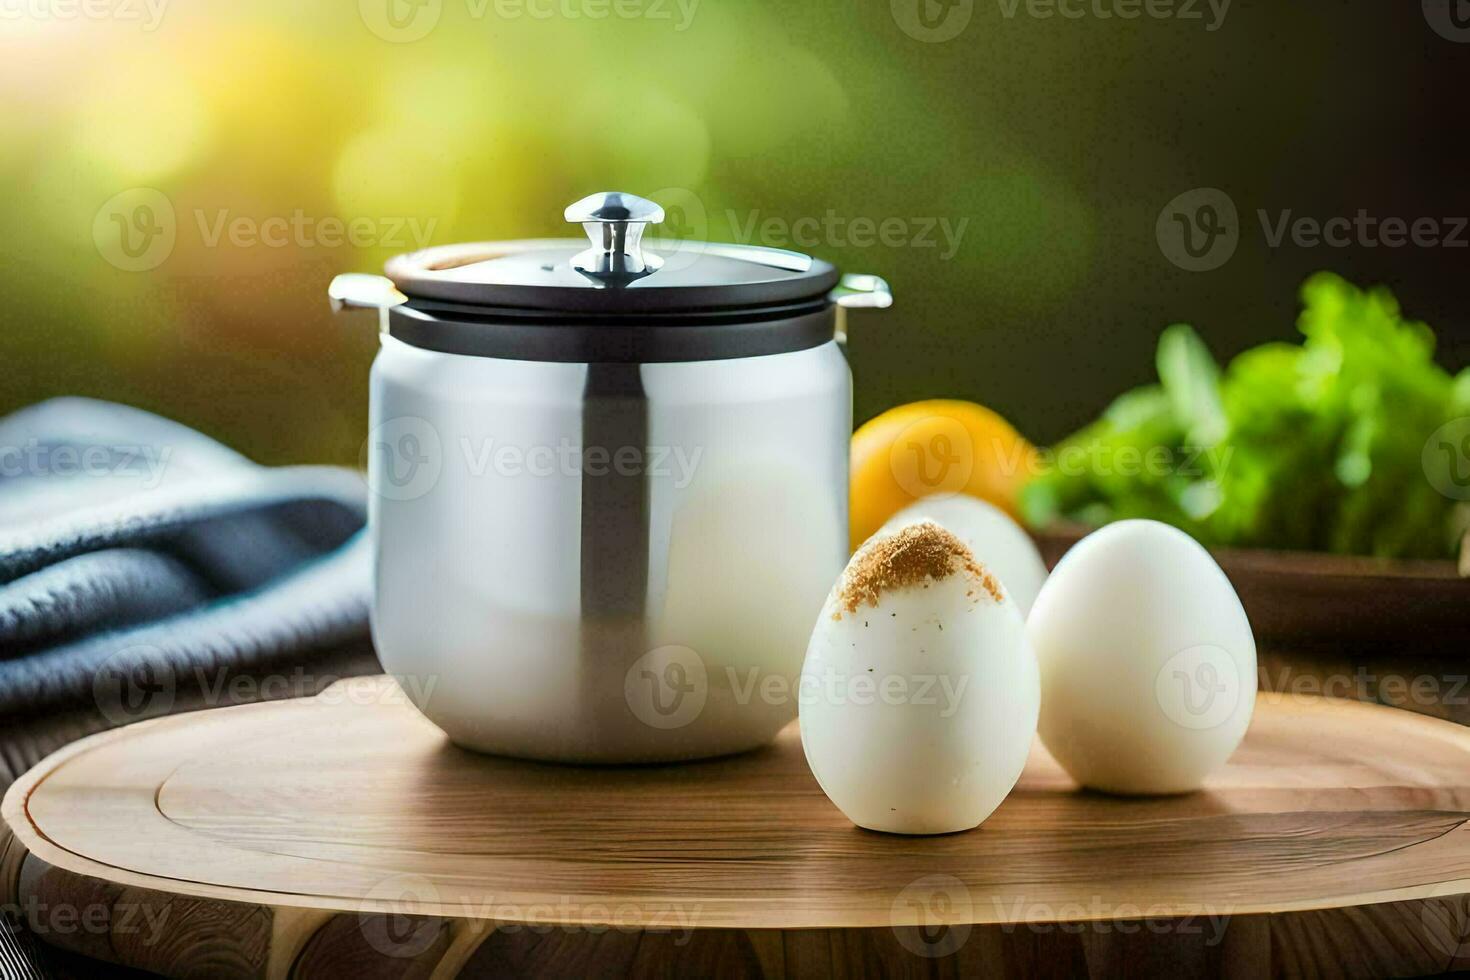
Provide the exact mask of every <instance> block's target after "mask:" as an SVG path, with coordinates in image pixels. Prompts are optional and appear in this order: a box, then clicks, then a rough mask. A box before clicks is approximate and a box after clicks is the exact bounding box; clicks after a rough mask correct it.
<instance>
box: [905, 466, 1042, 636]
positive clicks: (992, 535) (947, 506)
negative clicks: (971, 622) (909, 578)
mask: <svg viewBox="0 0 1470 980" xmlns="http://www.w3.org/2000/svg"><path fill="white" fill-rule="evenodd" d="M925 518H927V519H928V520H931V521H934V522H935V523H936V524H941V525H943V526H944V527H946V528H948V529H949V530H951V531H953V532H954V533H955V536H956V537H958V538H959V539H960V540H961V541H963V542H964V543H965V544H967V545H969V546H970V550H971V551H973V552H974V553H975V557H976V558H979V559H980V560H981V561H982V562H984V563H985V567H986V568H988V569H990V570H991V571H992V572H994V573H995V574H996V576H997V577H998V578H999V579H1000V581H1001V584H1003V585H1004V586H1005V587H1006V591H1007V592H1009V593H1010V594H1011V598H1012V599H1014V600H1016V605H1018V606H1020V607H1021V615H1022V616H1029V615H1030V614H1031V606H1032V604H1033V603H1035V602H1036V594H1037V593H1038V592H1040V591H1041V585H1042V583H1043V582H1045V581H1046V562H1044V561H1042V560H1041V552H1039V551H1037V550H1036V542H1034V541H1032V540H1031V535H1029V534H1027V533H1026V532H1025V531H1024V530H1023V529H1022V528H1021V525H1019V524H1017V523H1016V522H1015V521H1013V520H1011V516H1010V515H1009V514H1007V513H1006V512H1005V511H1003V510H1001V509H1000V508H999V507H996V506H995V505H994V504H991V503H987V502H986V501H984V500H980V499H978V498H975V497H971V496H969V495H968V494H963V493H957V494H952V495H949V496H943V497H925V498H923V499H922V500H918V501H916V502H914V503H912V504H909V505H908V506H907V507H905V508H904V509H903V510H901V511H899V512H898V513H897V514H895V515H894V516H893V518H892V519H891V520H889V522H888V523H887V524H885V525H883V530H884V531H891V530H893V529H894V528H897V527H902V526H903V525H905V524H910V523H913V522H914V521H916V520H922V519H925Z"/></svg>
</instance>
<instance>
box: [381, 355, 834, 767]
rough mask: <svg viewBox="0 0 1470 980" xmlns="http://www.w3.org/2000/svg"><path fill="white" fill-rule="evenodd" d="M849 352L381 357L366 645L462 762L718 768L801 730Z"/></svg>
mask: <svg viewBox="0 0 1470 980" xmlns="http://www.w3.org/2000/svg"><path fill="white" fill-rule="evenodd" d="M851 398H852V382H851V374H850V372H849V370H848V367H847V362H846V359H845V358H844V357H843V355H842V353H841V351H840V350H839V348H838V346H837V345H836V343H833V342H828V343H825V344H821V345H820V346H816V347H810V348H807V349H803V350H797V351H791V352H787V353H779V354H770V355H764V356H755V357H739V358H729V359H723V360H710V361H683V362H672V363H645V364H626V363H624V364H602V363H599V364H583V363H557V362H538V361H520V360H508V359H501V358H496V357H480V356H469V355H464V354H452V353H443V352H439V351H433V350H427V349H423V348H420V347H415V346H410V345H409V344H406V343H404V342H402V341H400V340H397V339H395V338H394V337H392V336H388V335H386V334H385V335H384V336H383V337H382V347H381V349H380V351H379V354H378V356H377V359H376V360H375V362H374V364H373V371H372V404H371V427H372V428H371V433H370V436H369V440H368V473H369V482H370V484H371V485H372V488H373V491H374V492H373V494H372V495H371V502H370V510H369V525H370V530H371V534H372V537H373V544H374V556H375V559H374V564H375V567H374V585H375V598H374V606H373V614H372V629H373V639H374V642H375V643H376V645H377V649H378V652H379V656H380V657H381V659H382V661H383V664H384V666H385V667H386V668H387V670H388V671H389V672H390V673H393V674H395V675H397V676H398V677H399V680H400V683H401V685H402V687H403V689H404V691H405V693H406V694H407V695H408V696H409V697H410V698H411V699H412V700H413V701H414V703H415V704H416V705H417V706H418V708H419V709H420V710H421V711H422V712H423V713H424V714H425V715H426V716H427V717H428V718H429V719H430V720H431V721H433V722H434V723H435V724H437V725H438V726H439V727H440V728H442V729H443V730H444V731H445V732H446V733H447V734H448V735H449V737H450V738H451V739H453V740H454V741H455V742H456V743H458V744H459V745H462V746H465V747H467V748H471V749H476V750H480V751H486V752H494V753H498V754H505V755H513V756H520V757H527V758H536V759H548V760H559V761H579V762H642V761H668V760H680V759H692V758H701V757H706V756H714V755H723V754H727V753H731V752H738V751H742V750H745V749H749V748H753V747H755V746H757V745H760V744H763V743H764V742H767V741H769V740H770V739H771V738H772V737H774V735H775V734H776V732H777V731H779V730H780V729H781V727H782V726H784V725H785V724H786V723H787V722H788V721H790V720H791V719H792V718H794V717H795V716H796V712H797V681H798V678H799V676H800V672H801V665H802V658H803V656H804V653H805V649H806V644H807V640H808V638H809V636H810V633H811V629H812V625H813V623H814V622H815V620H816V616H817V614H818V612H819V611H820V609H821V607H822V603H823V602H824V600H825V598H826V595H827V591H828V590H829V588H830V587H831V584H832V582H833V580H834V579H835V578H836V576H837V575H838V574H839V573H840V572H841V570H842V567H843V565H844V563H845V562H846V559H847V544H846V541H847V486H848V467H847V448H848V437H849V434H850V433H851V431H852V407H851Z"/></svg>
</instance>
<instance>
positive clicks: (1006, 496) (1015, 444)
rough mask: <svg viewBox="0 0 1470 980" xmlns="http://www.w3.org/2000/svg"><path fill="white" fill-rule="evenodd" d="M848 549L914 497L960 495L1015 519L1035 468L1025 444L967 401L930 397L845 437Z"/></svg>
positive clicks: (894, 410)
mask: <svg viewBox="0 0 1470 980" xmlns="http://www.w3.org/2000/svg"><path fill="white" fill-rule="evenodd" d="M851 471H852V502H851V509H850V522H851V536H852V542H851V543H852V547H853V548H854V549H856V548H857V547H858V545H860V544H862V543H863V542H864V541H866V540H867V539H868V538H869V537H870V536H871V535H872V534H873V533H874V532H875V531H877V530H878V529H879V528H880V527H882V526H883V524H884V522H886V521H887V520H888V519H889V518H890V517H892V516H893V515H894V514H896V513H898V512H899V511H900V510H902V509H903V508H905V507H907V506H908V505H909V504H911V503H913V502H914V501H915V500H918V499H919V498H921V497H930V496H934V495H951V494H956V493H967V494H970V495H971V496H974V497H979V498H980V499H981V500H984V501H988V502H989V503H992V504H994V505H995V506H997V507H999V508H1000V509H1001V510H1003V511H1005V512H1006V513H1007V514H1010V515H1011V516H1012V517H1017V516H1018V514H1017V510H1016V494H1017V492H1018V491H1019V490H1020V488H1021V486H1022V484H1024V483H1025V482H1026V481H1027V480H1028V479H1029V478H1030V477H1031V475H1032V474H1033V473H1034V472H1035V471H1036V458H1035V451H1034V449H1033V447H1032V445H1031V443H1029V442H1027V441H1026V439H1025V438H1024V437H1023V436H1021V434H1020V433H1018V432H1017V431H1016V430H1015V429H1014V428H1012V427H1011V424H1010V423H1009V422H1007V421H1006V420H1005V419H1003V418H1001V417H1000V416H999V415H997V414H996V413H994V412H992V411H991V410H990V409H988V408H985V407H984V406H982V405H976V404H975V403H974V402H965V401H953V400H948V399H935V400H931V401H922V402H913V403H912V404H909V405H900V406H899V407H897V408H892V409H889V410H888V411H886V412H884V413H883V414H882V415H879V416H878V417H877V418H874V419H872V420H871V421H869V422H867V423H866V424H864V425H863V426H862V427H861V428H860V429H858V430H857V432H855V433H853V436H852V456H851Z"/></svg>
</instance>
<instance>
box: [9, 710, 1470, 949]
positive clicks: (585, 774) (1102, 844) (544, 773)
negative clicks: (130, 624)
mask: <svg viewBox="0 0 1470 980" xmlns="http://www.w3.org/2000/svg"><path fill="white" fill-rule="evenodd" d="M372 683H374V684H378V685H382V684H384V683H385V682H383V681H374V682H372ZM368 694H369V695H371V696H370V697H368V698H366V699H361V698H352V699H343V698H339V699H335V700H325V701H324V700H321V699H319V700H318V701H317V702H310V701H308V702H296V703H278V704H270V705H257V706H250V707H247V708H238V709H230V710H229V711H224V712H216V713H213V715H212V716H199V715H195V716H184V717H181V718H174V719H166V720H161V721H159V722H155V723H150V724H148V725H142V726H135V727H134V728H133V729H129V730H126V731H125V732H122V733H113V734H110V735H108V736H105V737H100V738H98V739H94V740H92V741H90V743H88V744H86V745H83V746H81V747H78V748H76V749H75V750H73V751H70V752H66V753H63V754H62V756H61V757H59V758H53V760H51V762H50V764H49V765H48V767H47V769H46V772H47V773H48V775H45V778H44V779H41V778H40V777H39V776H38V777H37V778H36V779H35V780H34V781H33V782H32V784H31V786H32V787H33V788H34V790H35V791H34V793H31V795H30V797H29V800H28V801H25V800H24V798H23V797H22V798H21V800H22V802H23V805H22V804H21V803H18V802H17V796H16V794H15V793H14V792H12V794H10V795H7V798H6V815H7V819H13V818H14V817H15V816H19V817H20V819H21V821H22V823H21V827H20V829H21V832H22V833H23V835H24V836H25V837H26V843H27V844H28V846H32V847H33V848H41V849H45V848H48V847H49V848H51V852H49V853H48V857H47V859H48V860H53V858H55V863H58V864H60V865H62V866H66V867H71V868H73V869H74V870H77V871H79V872H80V873H92V874H99V875H102V876H104V877H112V878H116V879H120V880H124V881H133V882H134V883H151V884H152V886H153V887H165V888H169V889H172V890H174V891H177V892H181V893H186V894H195V895H200V896H204V897H215V898H223V897H234V898H237V899H239V900H245V901H260V902H263V903H265V904H270V905H275V906H315V907H320V908H359V907H366V908H382V907H385V906H384V903H383V901H382V899H381V898H374V896H373V892H374V889H381V888H382V887H383V885H384V883H385V881H389V882H390V883H391V879H392V878H393V877H394V876H395V875H403V874H407V875H413V876H418V877H421V878H425V879H427V880H428V881H429V883H430V885H431V887H432V888H433V889H434V890H435V894H437V895H438V897H439V899H440V901H439V902H438V903H437V904H428V905H426V906H425V910H426V911H433V912H438V913H443V914H446V915H466V916H476V915H480V916H486V915H488V916H489V917H492V918H501V919H514V918H524V919H526V920H527V921H558V922H572V923H575V922H578V921H582V919H583V918H585V915H584V913H582V912H579V911H578V909H579V908H583V909H585V908H586V907H588V906H591V905H595V904H599V903H600V904H601V905H603V906H606V905H607V904H608V903H627V904H628V905H629V906H630V907H632V908H635V909H636V910H637V911H638V913H639V915H641V916H642V917H643V921H645V922H647V921H653V920H655V919H656V918H667V917H668V916H669V915H671V914H674V913H678V912H685V913H688V912H690V911H697V913H698V917H699V925H700V927H701V928H761V927H766V928H802V927H808V928H817V927H828V926H830V927H862V926H884V927H886V926H888V925H889V924H891V923H893V922H895V921H901V920H902V917H903V916H904V915H905V914H908V913H905V912H903V911H902V910H899V911H897V912H895V909H894V898H895V895H896V894H897V893H898V892H899V890H901V889H902V887H903V886H904V885H905V884H906V883H907V882H909V881H912V880H914V879H916V878H920V877H923V876H925V875H928V874H933V873H936V872H940V871H943V872H946V873H954V874H956V875H957V876H958V877H959V878H960V880H961V881H962V882H963V884H964V887H966V888H967V889H970V890H971V892H972V893H973V895H974V896H975V899H976V901H975V903H974V905H975V908H974V909H973V919H974V921H976V922H992V921H993V922H1003V921H1009V920H1011V919H1014V918H1017V917H1018V916H1019V917H1021V918H1026V919H1036V920H1040V919H1045V918H1046V917H1047V911H1046V910H1048V909H1051V910H1055V909H1058V908H1063V907H1068V906H1069V905H1070V904H1075V903H1078V901H1079V900H1080V899H1091V900H1093V901H1092V904H1094V905H1096V906H1099V907H1101V908H1102V909H1104V910H1106V909H1108V908H1112V907H1117V906H1119V905H1123V904H1127V905H1129V906H1136V907H1138V908H1141V909H1151V908H1152V909H1154V910H1155V911H1156V912H1157V913H1158V914H1164V913H1167V912H1169V911H1174V912H1181V913H1184V912H1189V911H1191V910H1194V909H1198V908H1200V907H1201V906H1210V905H1213V906H1215V907H1218V908H1221V909H1226V908H1228V909H1229V911H1231V912H1234V913H1235V914H1237V915H1241V914H1247V913H1250V912H1252V911H1279V910H1284V909H1290V908H1312V907H1332V906H1334V905H1338V904H1352V903H1354V902H1366V901H1372V900H1380V901H1381V900H1387V899H1389V898H1393V897H1403V896H1412V895H1413V894H1415V893H1422V892H1424V890H1425V889H1427V888H1430V887H1433V886H1434V885H1435V884H1436V883H1437V882H1442V881H1455V882H1460V881H1463V879H1466V878H1470V845H1467V843H1466V829H1465V827H1464V826H1463V822H1464V820H1465V814H1466V812H1467V811H1470V789H1467V788H1466V787H1465V786H1464V785H1462V784H1463V781H1464V779H1465V774H1466V773H1467V772H1470V733H1465V732H1462V731H1460V730H1458V729H1455V728H1454V727H1453V726H1449V725H1443V724H1440V723H1437V722H1433V721H1431V720H1428V719H1422V718H1418V717H1415V716H1412V715H1407V714H1400V713H1396V712H1392V711H1389V710H1387V709H1379V708H1373V707H1368V706H1360V705H1352V704H1341V703H1334V702H1323V701H1314V700H1301V699H1289V700H1287V701H1282V700H1281V699H1277V700H1276V701H1275V702H1273V701H1271V700H1269V699H1267V698H1265V697H1263V699H1262V703H1261V705H1260V706H1259V710H1258V715H1257V721H1256V724H1255V725H1254V726H1253V728H1252V733H1251V736H1250V737H1249V738H1248V740H1247V744H1246V746H1245V747H1244V748H1243V749H1242V751H1241V753H1240V754H1239V755H1238V757H1237V759H1236V760H1235V761H1234V762H1233V763H1232V765H1231V766H1230V767H1228V768H1227V769H1226V770H1225V771H1224V772H1223V773H1221V774H1220V776H1219V777H1218V778H1217V779H1215V780H1213V781H1212V783H1211V788H1210V789H1209V790H1208V791H1207V792H1204V793H1200V794H1194V795H1192V796H1187V797H1176V798H1170V799H1163V800H1120V799H1114V798H1109V797H1103V796H1097V795H1092V794H1082V793H1077V792H1074V791H1073V788H1072V787H1071V785H1070V783H1069V782H1068V781H1067V780H1066V777H1065V776H1064V774H1062V773H1061V771H1060V770H1059V769H1058V768H1057V767H1056V766H1055V763H1053V762H1052V761H1051V760H1050V759H1049V757H1047V756H1046V755H1045V753H1044V752H1040V751H1038V752H1036V753H1035V754H1034V756H1033V760H1032V765H1031V766H1030V768H1029V769H1028V772H1027V775H1026V777H1025V779H1024V780H1023V783H1022V785H1021V787H1020V788H1019V790H1018V792H1017V793H1016V794H1014V795H1013V797H1012V798H1011V799H1010V800H1008V801H1007V803H1006V804H1005V805H1004V806H1003V807H1002V808H1001V810H1000V811H998V813H997V814H996V816H995V817H994V818H992V820H991V821H990V822H988V823H987V824H986V825H985V827H984V828H982V829H981V830H979V831H977V832H973V833H970V834H962V835H955V836H952V837H944V838H926V839H904V838H894V837H887V836H883V835H876V834H869V833H866V832H863V831H858V830H856V829H854V828H852V827H851V826H850V825H849V824H847V822H846V821H845V820H844V819H843V818H842V817H841V815H840V814H839V813H837V811H836V810H835V809H834V808H832V807H831V806H830V804H829V803H827V801H826V800H825V798H823V797H822V796H821V794H820V790H818V789H817V788H816V787H815V784H814V783H813V782H812V781H811V779H810V776H809V774H808V773H807V771H806V767H805V763H804V761H803V760H802V759H801V755H800V748H799V745H798V744H797V741H796V734H795V731H794V729H792V730H788V731H787V732H786V733H784V734H783V737H782V740H781V742H780V743H779V744H778V745H777V746H776V747H774V748H772V749H768V750H765V751H762V752H758V753H753V754H750V755H747V756H743V757H737V758H734V759H729V760H721V761H717V762H711V763H701V764H695V765H691V766H684V767H648V768H642V769H618V770H605V769H604V770H595V769H579V768H570V767H557V766H544V765H535V764H529V763H519V762H513V761H509V760H498V759H487V758H484V757H479V756H474V755H471V754H468V753H463V752H461V751H460V750H457V749H454V748H453V747H452V746H449V745H448V744H447V743H446V742H445V741H444V739H443V737H442V735H440V734H439V733H438V732H437V730H436V729H433V728H432V726H429V725H428V724H427V722H424V721H423V719H422V718H420V717H419V716H418V715H417V714H416V713H414V712H413V711H412V710H411V709H409V708H408V707H407V706H406V705H403V704H401V703H388V704H384V703H382V702H384V701H389V702H391V701H392V700H393V699H391V698H388V697H386V696H384V695H385V694H386V692H385V691H384V690H383V689H381V688H379V689H377V690H376V693H374V692H373V691H372V690H369V691H368ZM361 700H368V701H374V702H375V703H371V704H366V705H364V704H362V703H359V702H360V701H361ZM306 745H310V746H311V750H310V751H309V752H308V751H304V750H303V746H306ZM155 802H156V805H155ZM32 822H33V823H32ZM38 827H39V828H41V829H43V830H44V832H45V834H44V836H42V835H41V834H40V833H38V832H37V828H38ZM528 827H534V828H535V833H534V835H528V834H527V828H528ZM528 839H529V840H530V841H531V842H533V843H534V844H535V851H534V852H533V853H527V850H526V844H527V842H528ZM344 841H345V843H344ZM614 844H615V845H616V848H614V847H613V845H614ZM118 869H123V870H118ZM165 879H174V880H173V881H167V880H165ZM1455 887H1459V885H1458V884H1457V885H1455ZM1016 896H1020V897H1022V898H1023V899H1024V901H1023V903H1022V906H1021V909H1020V912H1019V913H1018V912H1017V911H1015V908H1016V906H1015V903H1014V901H1013V900H1014V898H1015V897H1016ZM1087 904H1088V903H1087V902H1081V907H1083V908H1086V906H1087ZM1088 914H1097V913H1088ZM895 917H897V919H896V918H895Z"/></svg>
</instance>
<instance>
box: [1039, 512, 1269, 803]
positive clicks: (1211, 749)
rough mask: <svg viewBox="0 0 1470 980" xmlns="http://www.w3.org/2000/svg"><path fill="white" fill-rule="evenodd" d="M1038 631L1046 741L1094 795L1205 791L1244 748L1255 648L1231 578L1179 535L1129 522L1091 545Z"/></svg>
mask: <svg viewBox="0 0 1470 980" xmlns="http://www.w3.org/2000/svg"><path fill="white" fill-rule="evenodd" d="M1026 632H1027V635H1028V636H1029V637H1030V639H1031V645H1032V647H1033V649H1034V650H1035V651H1036V658H1037V660H1038V661H1039V662H1040V665H1041V690H1042V699H1041V720H1040V724H1039V731H1040V734H1041V739H1042V741H1043V742H1044V743H1045V744H1046V747H1047V749H1048V750H1049V751H1050V752H1051V754H1052V755H1053V756H1054V757H1055V758H1056V760H1057V761H1058V762H1059V763H1061V764H1062V767H1063V768H1065V769H1066V770H1067V772H1069V773H1070V774H1071V775H1072V778H1074V779H1076V780H1077V781H1078V782H1079V783H1081V784H1083V785H1084V786H1089V787H1092V788H1094V789H1100V790H1104V791H1107V792H1111V793H1130V794H1134V793H1181V792H1187V791H1189V790H1194V789H1198V788H1199V787H1200V785H1201V784H1202V783H1203V782H1204V779H1205V777H1206V776H1207V775H1208V774H1209V773H1210V772H1212V771H1213V770H1215V769H1216V768H1218V767H1219V766H1222V765H1224V763H1225V760H1226V759H1228V758H1229V757H1230V754H1231V753H1232V752H1234V751H1235V748H1236V746H1238V745H1239V744H1240V740H1241V739H1242V738H1243V737H1244V736H1245V730H1246V727H1247V726H1248V725H1249V724H1250V719H1251V712H1252V710H1254V707H1255V693H1256V641H1255V637H1254V635H1253V634H1252V633H1251V626H1250V622H1249V621H1248V620H1247V619H1246V615H1245V610H1244V609H1243V608H1241V605H1240V599H1239V598H1238V597H1237V596H1236V594H1235V589H1234V588H1232V587H1231V585H1230V581H1229V580H1228V579H1227V578H1226V577H1225V573H1224V572H1222V571H1221V570H1220V566H1219V565H1216V564H1215V560H1214V559H1213V558H1211V557H1210V554H1209V552H1207V551H1205V549H1204V548H1202V547H1201V546H1200V545H1199V543H1198V542H1196V541H1195V540H1194V539H1193V538H1191V537H1190V536H1189V535H1187V534H1185V533H1184V532H1183V531H1180V530H1178V529H1177V528H1174V527H1170V526H1169V525H1167V524H1160V523H1158V522H1157V521H1142V520H1133V521H1120V522H1118V523H1116V524H1109V525H1107V526H1106V527H1103V528H1102V529H1100V530H1098V531H1094V532H1093V533H1092V534H1089V535H1088V536H1087V537H1085V538H1083V539H1082V540H1081V541H1079V542H1078V543H1077V544H1076V545H1075V546H1073V548H1072V550H1071V551H1069V552H1067V554H1066V555H1065V556H1064V557H1063V558H1062V560H1061V562H1060V563H1058V565H1057V567H1056V568H1054V569H1053V570H1052V573H1051V577H1050V578H1049V579H1047V582H1046V585H1045V586H1044V587H1043V588H1042V590H1041V594H1040V595H1039V596H1037V599H1036V605H1035V606H1034V607H1032V610H1031V616H1030V618H1029V619H1028V620H1027V628H1026Z"/></svg>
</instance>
